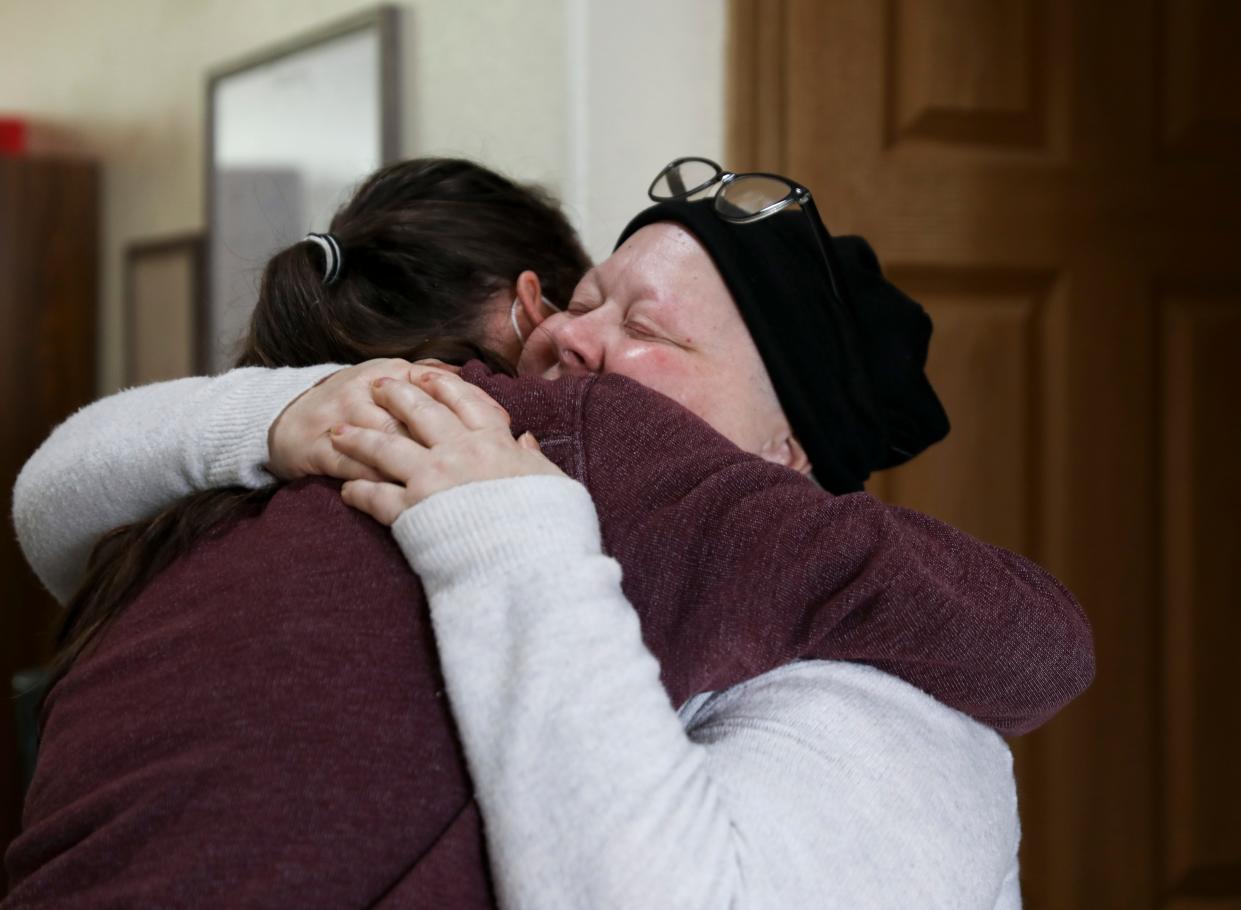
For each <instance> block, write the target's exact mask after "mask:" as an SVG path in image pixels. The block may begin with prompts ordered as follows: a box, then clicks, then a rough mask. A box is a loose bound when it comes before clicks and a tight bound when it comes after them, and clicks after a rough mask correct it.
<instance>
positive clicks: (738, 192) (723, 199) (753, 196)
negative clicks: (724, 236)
mask: <svg viewBox="0 0 1241 910" xmlns="http://www.w3.org/2000/svg"><path fill="white" fill-rule="evenodd" d="M792 192H793V188H792V187H791V186H789V185H788V184H787V183H785V182H784V181H783V180H777V179H775V178H773V177H764V176H762V175H760V174H745V175H742V176H740V177H738V178H737V179H735V180H733V181H731V182H729V183H726V184H725V185H724V187H723V188H722V189H721V190H720V192H719V195H718V196H716V197H715V208H716V210H717V211H718V212H719V213H720V214H721V215H723V216H725V217H729V216H732V217H738V218H744V217H747V216H750V215H757V214H758V213H759V212H761V211H763V209H765V208H768V207H770V206H773V205H775V204H776V203H778V202H783V201H784V200H785V199H787V198H788V197H789V195H790V194H791V193H792Z"/></svg>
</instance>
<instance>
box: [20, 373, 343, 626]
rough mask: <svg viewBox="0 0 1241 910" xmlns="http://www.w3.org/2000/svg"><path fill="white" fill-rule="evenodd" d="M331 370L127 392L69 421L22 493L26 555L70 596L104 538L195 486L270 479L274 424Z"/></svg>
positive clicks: (227, 377) (239, 376)
mask: <svg viewBox="0 0 1241 910" xmlns="http://www.w3.org/2000/svg"><path fill="white" fill-rule="evenodd" d="M339 369H340V367H339V366H335V365H328V366H320V367H306V368H302V369H284V370H267V369H260V368H249V369H241V370H233V371H231V372H229V373H225V374H223V375H222V376H217V377H191V378H187V379H177V380H172V381H169V382H160V383H155V384H153V385H146V386H140V387H137V388H133V389H128V390H126V391H123V392H118V393H117V394H115V395H111V396H109V397H107V398H104V399H102V400H100V401H97V402H95V403H94V404H91V405H88V406H87V407H85V408H82V409H81V410H80V411H78V412H77V413H76V414H74V415H73V416H71V417H69V418H68V419H67V420H66V421H65V422H64V423H62V424H60V426H58V427H57V428H56V429H55V430H54V431H53V432H52V435H51V436H49V437H48V439H47V440H46V441H44V443H43V445H42V446H40V447H39V449H38V450H37V451H36V452H35V453H34V455H32V456H31V457H30V460H29V461H27V462H26V465H25V467H23V468H22V471H21V473H20V474H19V475H18V478H17V483H16V485H15V486H14V488H13V524H14V526H15V527H16V529H17V538H18V542H19V543H20V544H21V547H22V551H23V553H24V554H25V556H26V559H27V561H28V562H29V563H30V565H31V567H32V568H33V569H34V570H35V573H36V574H37V575H38V576H39V578H40V580H41V581H42V582H43V584H44V585H46V586H47V588H48V590H49V591H51V592H52V594H53V595H54V596H55V597H56V598H57V600H59V601H61V602H62V603H63V602H65V601H66V600H68V598H69V597H70V596H71V595H72V594H73V592H74V590H75V589H76V588H77V585H78V583H79V582H80V581H81V579H82V577H83V575H84V574H85V571H86V564H87V561H88V559H89V557H90V553H91V550H92V549H93V547H94V545H95V542H96V541H97V540H98V539H99V538H100V536H102V535H103V534H105V533H106V532H108V531H109V530H111V529H112V528H115V527H119V526H120V525H125V524H129V523H131V522H134V521H139V520H141V519H144V518H148V517H150V516H151V515H153V514H155V513H156V512H159V511H160V510H161V509H163V508H164V507H166V506H168V505H170V504H172V503H173V502H175V501H176V500H177V499H180V498H181V497H182V496H185V495H187V494H189V493H194V492H198V491H201V490H207V489H211V488H213V487H224V486H247V487H259V486H263V485H265V484H267V483H270V482H271V481H272V477H271V475H270V474H268V473H267V471H266V470H264V465H265V464H266V463H267V461H268V440H267V435H268V428H269V427H270V426H271V424H272V421H273V420H275V419H276V417H277V416H278V415H279V414H280V413H281V411H283V410H284V408H285V407H286V406H287V405H288V404H289V402H290V401H291V400H292V399H294V398H296V397H297V396H298V395H300V394H301V393H302V392H304V391H305V390H306V389H307V388H309V387H310V386H313V385H314V384H315V383H316V382H318V381H319V380H321V379H323V378H324V376H326V375H328V374H330V373H332V372H335V371H336V370H339Z"/></svg>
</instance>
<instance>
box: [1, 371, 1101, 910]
mask: <svg viewBox="0 0 1241 910" xmlns="http://www.w3.org/2000/svg"><path fill="white" fill-rule="evenodd" d="M464 375H465V377H466V378H467V379H468V380H470V381H473V382H476V383H477V384H478V385H480V386H481V387H482V388H484V389H485V390H486V391H487V392H488V393H490V394H491V395H492V396H493V397H495V398H496V400H497V401H499V402H500V403H501V404H502V405H503V406H504V407H506V408H507V409H508V411H509V413H510V414H511V415H512V417H513V430H514V432H515V433H521V432H524V431H527V430H529V431H531V432H533V433H534V434H535V436H536V437H537V438H538V439H539V441H540V443H541V445H542V448H543V450H544V452H545V453H546V454H547V455H548V457H550V458H551V459H552V460H553V461H555V462H556V463H557V464H558V465H559V466H560V467H561V468H562V469H563V470H564V471H565V472H566V473H568V474H569V475H570V476H571V477H573V478H575V479H577V480H579V481H581V482H583V483H584V484H585V485H586V486H587V488H588V489H589V490H590V493H591V495H592V497H593V499H594V501H595V504H596V507H597V509H598V512H599V515H600V522H601V531H602V540H603V544H604V549H605V551H606V552H607V553H608V554H609V555H611V556H612V557H614V558H615V559H617V560H618V561H619V563H620V564H621V566H622V567H623V569H624V592H625V594H626V595H627V597H628V598H629V600H630V601H631V602H632V604H633V606H634V609H635V610H636V612H637V615H638V617H639V618H640V620H641V625H642V636H643V640H644V642H645V644H646V646H647V647H648V648H649V649H650V651H651V652H652V654H653V655H654V656H655V658H656V659H657V660H658V661H659V664H660V672H661V679H662V682H663V684H664V686H665V688H666V689H667V691H668V693H669V696H670V697H671V699H672V701H673V703H674V704H681V703H682V702H683V701H685V700H686V699H687V698H688V697H689V696H691V695H694V694H695V693H699V692H706V691H722V690H726V689H728V688H729V687H731V686H733V685H734V684H736V683H739V682H741V681H742V680H746V679H750V678H753V677H756V676H758V675H759V674H762V673H764V672H766V671H768V670H771V669H772V668H774V667H778V666H781V665H783V664H786V663H788V662H789V661H791V660H794V659H797V658H802V657H807V658H824V659H840V660H851V661H859V662H866V663H870V664H872V665H874V666H875V667H877V668H879V669H882V670H884V671H885V672H887V673H890V674H893V675H896V676H899V677H901V678H903V679H905V680H906V681H908V682H910V683H912V684H913V685H915V686H917V687H918V688H920V689H922V690H923V691H925V692H927V693H929V694H930V695H932V696H934V697H935V698H937V699H939V700H940V701H941V702H943V703H944V704H946V705H949V706H951V707H955V708H958V709H959V710H961V711H963V712H965V713H967V714H969V715H971V716H973V717H975V718H976V719H978V720H980V721H982V722H983V723H986V724H987V725H989V726H991V727H992V728H994V729H996V730H998V731H1000V732H1003V733H1009V734H1011V733H1019V732H1023V731H1025V730H1029V729H1032V728H1033V727H1035V726H1037V725H1038V724H1039V723H1041V722H1042V721H1044V720H1046V719H1047V718H1048V717H1050V716H1051V715H1052V714H1054V713H1055V712H1056V711H1057V710H1059V709H1060V708H1061V707H1062V706H1063V705H1064V704H1066V703H1067V702H1068V701H1069V700H1070V699H1071V698H1073V697H1074V696H1076V695H1077V694H1078V693H1080V692H1081V691H1082V690H1083V689H1084V688H1085V687H1086V686H1087V685H1088V684H1089V682H1090V679H1091V678H1092V676H1093V670H1094V662H1093V651H1092V647H1091V637H1090V629H1089V625H1088V623H1087V622H1086V620H1085V618H1084V616H1083V615H1082V613H1081V611H1080V609H1079V607H1078V606H1077V604H1076V603H1075V601H1074V600H1073V598H1072V597H1071V596H1070V595H1069V594H1068V592H1067V591H1065V590H1064V589H1063V587H1061V586H1060V585H1059V584H1058V583H1057V582H1056V581H1055V580H1054V579H1053V578H1051V576H1049V575H1048V574H1047V573H1046V572H1044V571H1043V570H1041V569H1040V568H1038V567H1037V566H1035V565H1034V564H1033V563H1031V562H1029V561H1028V560H1026V559H1024V558H1022V557H1020V556H1017V555H1015V554H1012V553H1009V552H1007V551H1004V550H1001V549H998V548H995V547H991V546H988V545H986V544H983V543H980V542H978V541H976V540H973V539H971V538H969V537H968V536H967V535H964V534H962V533H960V532H957V531H955V530H953V529H951V528H948V527H947V526H945V525H943V524H941V523H939V522H936V521H934V520H933V519H930V518H927V517H925V516H921V515H917V514H916V513H912V512H908V511H905V510H902V509H896V508H892V507H889V506H886V505H884V504H882V503H880V502H878V501H877V500H875V499H873V498H871V497H869V496H867V495H865V494H856V495H851V496H842V497H833V496H831V495H830V494H828V493H826V492H824V491H822V490H821V489H819V488H817V487H816V486H814V484H812V483H811V482H810V481H808V480H807V479H806V478H804V477H802V476H801V475H798V474H796V473H795V472H792V471H789V470H787V469H784V468H780V467H777V466H774V465H770V464H768V463H765V462H763V461H761V460H760V459H757V458H755V457H753V456H750V455H747V454H745V453H743V452H741V451H739V450H738V449H736V447H734V446H733V445H731V444H730V443H728V442H727V441H726V440H725V439H724V438H723V437H721V436H719V435H718V434H717V433H715V432H714V431H713V430H712V429H711V428H710V427H708V426H707V425H706V424H705V423H703V422H702V421H700V420H698V419H697V418H695V417H693V416H692V415H690V414H689V413H688V412H686V411H684V410H683V409H682V408H680V407H679V406H677V405H675V404H674V403H673V402H671V401H670V400H668V399H666V398H664V397H663V396H661V395H659V394H657V393H655V392H652V391H650V390H648V389H645V388H643V387H641V386H639V385H637V384H636V383H632V382H630V381H629V380H626V379H624V378H622V377H615V376H607V377H588V378H585V379H581V380H570V381H560V382H555V383H550V382H544V381H541V380H535V379H522V380H514V379H509V378H506V377H502V376H494V375H490V374H488V373H487V372H486V370H485V369H483V368H481V366H479V365H477V364H474V365H471V366H469V367H467V369H466V370H465V372H464ZM337 490H338V485H337V484H334V483H332V482H329V481H322V480H313V481H306V482H300V483H296V484H293V485H291V486H289V487H288V488H287V489H285V490H283V491H281V492H280V493H278V494H277V495H276V496H275V497H274V498H273V499H272V500H271V501H270V503H269V504H268V505H267V506H266V508H265V509H264V510H263V511H262V513H261V514H259V515H257V516H256V517H253V518H249V519H245V520H242V521H239V522H237V523H236V524H234V525H233V526H232V527H230V528H228V529H227V530H224V531H223V532H221V533H218V534H214V535H212V536H211V537H210V538H209V539H207V540H205V541H203V542H202V543H201V544H200V545H198V546H197V547H196V548H195V549H194V550H193V551H192V552H191V553H190V554H189V555H187V556H186V557H184V558H182V559H180V560H179V561H177V562H176V563H174V564H173V565H172V566H170V567H169V568H168V569H167V570H166V571H164V572H163V573H162V574H161V575H159V576H158V577H157V578H156V579H155V580H154V581H153V582H152V583H151V584H150V585H149V586H148V587H147V588H146V589H145V590H144V591H143V592H142V593H141V594H140V595H139V596H138V597H137V598H136V599H135V601H134V602H133V603H131V604H130V605H129V607H128V608H127V609H126V610H125V612H124V613H123V614H122V615H121V616H120V617H119V619H118V620H117V621H116V623H115V624H114V625H113V626H112V627H111V628H110V629H109V630H108V631H107V633H106V634H105V635H104V636H103V638H102V639H101V640H100V641H99V642H98V645H97V647H95V648H94V649H93V650H91V651H90V653H89V654H88V655H86V656H85V657H84V658H82V659H81V660H80V661H79V662H78V663H77V664H76V665H75V667H74V668H73V670H72V671H71V672H70V673H69V674H68V676H67V677H66V678H65V679H64V680H63V681H62V682H61V684H60V685H59V686H58V687H57V689H56V690H55V691H54V692H53V693H52V694H51V696H50V699H49V709H50V710H49V713H48V717H47V726H46V735H45V739H44V742H43V753H42V755H41V758H40V764H39V767H38V770H37V773H36V777H35V780H34V782H33V785H32V789H31V791H30V794H29V797H28V801H27V805H26V815H25V830H24V832H23V834H22V835H21V837H19V838H18V840H16V841H15V842H14V843H13V845H12V847H11V848H10V850H9V852H8V854H7V856H6V865H7V867H8V872H9V875H10V880H11V882H12V885H13V891H12V894H11V895H10V897H9V899H8V901H7V902H6V904H5V907H6V910H7V908H8V907H26V906H57V907H64V906H75V905H76V906H104V905H110V904H128V905H147V906H175V905H182V904H216V905H224V906H238V907H244V906H380V907H383V906H443V907H463V908H468V907H486V906H491V904H492V902H493V896H492V891H491V888H490V884H489V879H488V873H487V862H486V857H485V851H484V848H483V841H482V836H481V826H480V819H479V814H478V811H477V807H476V805H475V803H474V801H473V798H472V788H471V785H470V781H469V777H468V774H467V772H466V769H465V764H464V761H463V757H462V753H461V749H460V746H459V744H458V741H457V737H456V735H455V730H454V726H453V720H452V717H451V715H450V713H449V711H448V709H447V705H446V703H445V699H444V696H443V685H442V679H441V676H440V672H439V667H438V664H437V655H436V650H435V647H434V642H433V639H432V634H431V629H430V625H429V619H428V614H427V610H426V604H425V600H424V597H423V593H422V589H421V586H420V584H419V582H418V579H417V578H416V577H415V576H413V575H412V574H411V573H410V572H409V570H408V568H407V566H406V563H405V560H404V558H403V557H402V555H401V553H400V551H399V549H398V548H397V546H396V544H395V543H394V542H393V540H392V538H391V536H390V534H389V532H388V530H387V529H386V528H383V527H381V526H379V525H378V524H376V523H374V522H373V521H371V520H370V519H369V518H366V517H365V516H363V515H361V514H359V513H356V512H353V511H351V510H349V509H348V508H346V507H345V506H344V505H343V503H342V502H341V501H340V498H339V496H338V494H337ZM75 901H76V902H77V903H75Z"/></svg>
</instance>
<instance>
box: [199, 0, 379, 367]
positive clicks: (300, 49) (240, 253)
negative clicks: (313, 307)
mask: <svg viewBox="0 0 1241 910" xmlns="http://www.w3.org/2000/svg"><path fill="white" fill-rule="evenodd" d="M398 35H399V16H398V12H397V8H396V7H395V6H391V5H383V6H378V7H376V8H374V9H371V10H364V11H362V12H360V13H357V14H354V15H352V16H349V17H348V18H345V19H342V20H339V21H337V22H335V23H332V24H330V25H327V26H325V27H322V28H319V29H316V30H314V31H312V32H309V33H306V34H303V35H300V36H298V37H295V38H293V39H291V40H289V41H285V42H282V43H280V44H277V45H274V46H272V47H269V48H266V49H264V50H262V51H259V52H257V53H255V54H251V55H249V56H247V57H245V58H244V59H241V60H238V61H234V62H233V63H231V64H228V65H226V66H222V67H219V68H217V69H215V70H213V71H212V72H211V73H210V74H209V75H208V78H207V99H206V101H207V103H206V112H207V124H206V141H207V149H206V156H205V161H206V197H205V198H206V205H207V238H206V257H207V259H206V269H205V290H204V294H205V298H204V299H205V315H204V320H203V324H202V329H203V333H204V345H205V351H206V353H205V361H204V364H203V365H204V368H205V370H206V371H207V372H212V373H214V372H219V371H221V370H223V369H225V368H227V366H228V365H229V364H230V363H231V362H232V360H233V358H234V357H235V356H236V353H237V350H238V347H239V342H240V339H241V338H242V337H244V334H245V330H246V328H247V326H248V324H249V321H250V315H251V313H252V312H253V308H254V304H255V301H256V300H257V298H258V283H259V278H260V276H261V274H262V270H263V266H264V264H265V263H266V261H267V260H268V259H269V258H270V257H271V255H272V254H273V253H275V252H276V251H278V250H280V249H282V248H284V247H287V246H289V245H290V244H293V243H296V242H297V241H299V240H301V239H302V238H303V237H304V236H305V235H306V234H307V233H309V232H311V231H316V232H324V231H327V230H328V222H329V220H330V218H331V216H332V214H333V212H334V211H335V210H336V209H337V208H338V207H339V205H340V204H341V203H343V202H344V201H345V200H346V199H347V198H348V195H349V194H350V192H351V191H352V189H353V188H354V187H355V186H356V185H357V184H358V183H359V182H360V181H361V180H362V179H363V178H365V177H366V176H368V175H369V174H370V173H372V172H373V171H375V170H377V169H378V168H379V167H381V166H383V165H385V164H388V163H391V162H393V161H395V160H396V159H397V157H398V155H399V147H400V98H399V95H400V92H399V84H400V78H399V77H400V73H399V71H398V62H399V53H398Z"/></svg>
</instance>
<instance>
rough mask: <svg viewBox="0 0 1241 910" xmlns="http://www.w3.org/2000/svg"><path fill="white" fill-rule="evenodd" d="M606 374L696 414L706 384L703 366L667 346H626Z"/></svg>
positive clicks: (614, 355)
mask: <svg viewBox="0 0 1241 910" xmlns="http://www.w3.org/2000/svg"><path fill="white" fill-rule="evenodd" d="M606 372H608V373H618V374H619V375H621V376H628V377H629V378H630V379H633V380H635V381H637V382H640V383H642V384H643V385H644V386H646V387H647V388H649V389H654V390H655V391H657V392H662V393H663V394H664V395H667V396H668V397H669V398H671V399H672V400H673V401H675V402H677V403H678V404H680V405H681V406H682V407H686V408H689V410H691V411H694V412H695V413H697V412H698V407H699V406H700V404H701V401H700V399H701V388H702V387H703V386H704V384H706V380H707V377H706V375H705V371H704V369H703V366H702V364H700V363H697V362H695V358H694V357H693V356H692V355H691V354H689V353H688V352H686V351H683V350H681V349H679V348H674V347H671V346H669V345H666V344H646V343H636V342H629V343H627V344H626V345H625V346H624V347H623V348H622V349H619V350H615V351H613V352H612V356H610V357H609V358H608V361H607V370H606Z"/></svg>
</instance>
